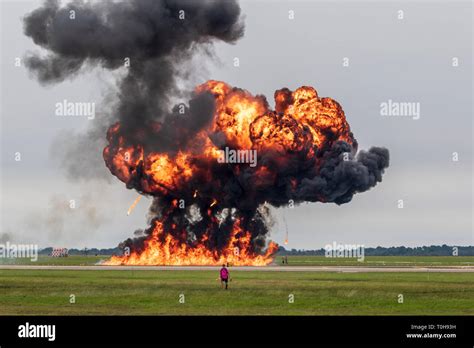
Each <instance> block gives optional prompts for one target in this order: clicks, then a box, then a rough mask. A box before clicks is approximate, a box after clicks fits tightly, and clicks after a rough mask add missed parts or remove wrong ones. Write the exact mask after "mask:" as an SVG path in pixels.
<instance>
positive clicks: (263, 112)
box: [24, 0, 389, 265]
mask: <svg viewBox="0 0 474 348" xmlns="http://www.w3.org/2000/svg"><path fill="white" fill-rule="evenodd" d="M72 13H74V18H71V14H72ZM24 32H25V35H26V36H28V37H30V38H31V39H32V40H33V42H34V43H35V44H36V45H38V46H40V47H41V48H42V51H41V52H36V53H34V52H30V53H28V54H27V56H26V57H25V58H24V62H25V66H26V67H27V68H28V70H29V71H30V72H31V73H32V74H33V75H34V76H36V77H37V79H38V80H39V81H40V82H41V83H42V84H51V83H60V82H62V81H64V80H66V79H71V78H73V77H75V76H77V75H80V74H81V73H83V72H87V71H90V70H91V68H95V67H100V68H103V69H107V70H109V71H115V70H119V71H120V74H115V75H114V77H116V82H117V84H116V86H114V87H115V89H113V92H116V93H114V96H115V97H116V98H115V100H114V101H113V103H112V104H111V105H106V106H105V107H103V108H101V110H102V111H99V113H98V114H99V115H98V117H97V119H95V120H94V122H91V126H90V128H89V129H88V131H87V132H86V133H79V134H76V135H74V136H71V135H70V134H68V136H67V137H66V139H67V141H63V142H61V143H60V146H56V148H55V150H56V151H62V150H63V153H62V159H63V163H62V164H63V167H65V168H67V169H68V173H69V175H70V177H72V178H80V179H86V180H88V179H90V178H101V179H102V178H104V176H107V177H109V176H110V175H109V173H107V172H106V170H104V166H103V162H102V161H103V160H105V164H106V166H107V167H108V169H109V170H110V172H111V173H112V174H113V175H115V176H116V177H117V178H118V179H120V180H121V181H122V182H124V183H125V185H126V187H127V188H128V189H134V190H136V191H137V192H138V193H139V194H140V195H141V196H143V195H146V196H149V197H152V198H153V203H152V205H151V207H150V212H149V219H150V227H149V228H148V229H147V230H145V231H141V230H139V231H136V233H135V234H136V236H135V238H133V239H128V240H126V241H125V242H123V243H122V244H121V246H122V247H129V248H130V251H131V253H126V254H125V255H123V256H117V257H113V258H111V259H110V260H109V261H108V264H132V265H133V264H145V265H195V264H201V265H216V264H222V263H226V262H228V263H232V264H234V265H266V264H269V263H270V262H271V261H272V254H273V253H274V252H275V251H276V250H277V245H276V244H275V243H272V242H270V243H268V244H267V241H266V238H267V234H268V231H269V229H270V227H271V219H270V216H269V206H273V207H282V206H285V205H287V204H289V203H294V204H297V203H302V202H322V203H330V202H333V203H336V204H343V203H347V202H349V201H350V200H351V199H352V197H353V195H354V194H355V193H358V192H363V191H367V190H369V189H370V188H371V187H373V186H375V185H376V184H377V183H378V182H380V181H381V180H382V174H383V172H384V169H385V168H387V167H388V163H389V154H388V151H387V150H386V149H384V148H377V147H373V148H371V149H369V150H368V151H360V152H357V142H356V140H355V138H354V136H353V135H352V133H351V131H350V127H349V124H348V123H347V121H346V118H345V115H344V111H343V110H342V108H341V106H340V105H339V104H338V103H337V102H336V101H335V100H333V99H331V98H320V97H319V96H318V93H317V92H316V90H315V89H314V88H312V87H300V88H298V89H296V90H295V91H290V90H289V89H287V88H283V89H280V90H278V91H276V92H275V96H274V97H275V105H274V110H272V109H271V107H270V105H269V104H268V103H267V100H266V98H265V97H264V96H260V95H257V96H253V95H252V94H251V93H249V92H248V91H246V90H244V89H240V88H235V87H232V86H230V85H228V84H226V83H224V82H219V81H208V82H206V83H204V84H202V85H200V86H198V87H196V88H195V90H194V92H192V93H187V94H185V93H184V91H186V90H189V89H192V88H189V87H186V86H188V85H194V82H193V81H196V80H197V77H196V76H194V75H195V72H196V69H194V66H195V64H194V63H193V60H192V59H193V57H195V56H199V57H207V58H211V57H212V54H213V43H214V42H216V41H220V42H225V43H228V44H234V43H235V42H236V41H237V40H239V39H240V38H241V37H242V36H243V35H244V23H243V18H242V16H241V9H240V7H239V4H238V2H237V1H235V0H226V1H214V0H210V1H187V0H159V1H156V0H137V1H107V2H90V1H81V0H78V1H72V2H70V3H65V2H60V1H58V0H48V1H45V2H44V4H43V5H42V6H41V7H39V8H37V9H35V10H34V11H32V12H31V13H30V14H28V15H27V16H25V18H24ZM263 49H266V48H263ZM199 78H200V77H199ZM185 87H186V88H185ZM184 95H190V99H189V102H188V103H187V104H178V105H175V106H174V107H173V108H172V107H171V106H172V101H174V100H176V99H183V96H184ZM104 110H110V112H109V111H107V112H106V111H104ZM105 133H107V137H106V139H105ZM104 147H105V148H104ZM102 149H103V151H102V156H100V152H101V150H102ZM138 201H139V198H137V199H136V200H135V201H134V202H133V204H132V206H131V207H130V209H129V211H128V214H130V213H131V211H132V210H133V209H134V207H135V206H136V205H137V204H138ZM127 250H128V249H127Z"/></svg>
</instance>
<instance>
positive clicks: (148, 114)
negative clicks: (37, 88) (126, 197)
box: [24, 0, 244, 176]
mask: <svg viewBox="0 0 474 348" xmlns="http://www.w3.org/2000/svg"><path fill="white" fill-rule="evenodd" d="M24 32H25V34H26V35H27V36H29V37H31V38H32V39H33V41H34V43H35V44H37V45H38V46H41V47H42V48H44V49H46V50H47V55H46V56H39V55H36V54H33V55H32V54H29V55H28V56H27V57H26V59H25V65H26V66H27V68H28V69H29V70H30V71H31V72H32V73H33V74H34V75H35V76H36V77H37V78H38V80H39V81H40V82H41V83H43V84H51V83H57V82H61V81H63V80H65V79H67V78H73V77H74V76H76V75H77V74H79V73H81V72H85V71H89V70H90V69H91V68H92V67H95V66H100V67H102V68H105V69H110V70H118V69H121V70H124V69H126V73H125V74H124V77H123V78H122V79H121V80H120V82H119V86H118V87H119V92H118V95H117V97H118V103H117V104H116V105H115V106H114V108H113V113H112V116H111V117H109V118H107V119H106V120H105V119H104V118H103V117H102V118H101V119H100V120H98V121H95V122H94V128H91V129H90V130H89V131H88V133H87V134H86V135H84V134H82V135H73V137H71V135H68V138H69V145H68V146H67V148H66V149H65V150H64V153H62V154H57V152H58V150H55V153H56V154H57V155H58V157H63V160H64V161H65V165H66V167H67V168H66V169H68V171H69V173H70V174H71V175H72V176H78V175H79V176H80V174H78V173H80V171H79V172H78V171H77V170H75V169H76V167H77V161H76V160H75V159H74V160H72V159H71V158H74V157H75V155H77V156H79V157H84V153H86V154H87V156H86V158H84V159H85V161H82V166H83V167H87V168H88V169H87V170H86V173H87V175H88V176H90V175H93V174H94V172H95V171H97V169H96V168H97V167H98V166H97V164H98V163H97V162H96V160H95V159H97V158H99V157H100V156H99V157H98V156H97V154H99V155H100V151H97V149H96V148H94V147H97V146H99V145H103V140H104V133H105V131H106V129H107V127H108V125H110V124H111V122H112V121H114V120H115V121H117V120H118V121H120V123H121V124H122V129H123V131H124V132H125V131H127V132H128V137H129V138H130V139H131V140H135V141H137V142H142V143H146V142H147V141H149V142H150V145H152V146H158V145H159V144H162V145H163V146H164V147H165V148H166V147H168V146H171V142H172V141H171V140H169V139H170V137H172V136H173V134H172V130H171V131H170V132H169V135H168V137H167V139H168V140H167V139H162V140H161V141H160V142H159V144H158V143H157V142H156V140H155V139H153V138H152V137H151V136H150V134H149V133H148V129H149V128H148V126H149V124H150V122H152V121H154V120H164V119H165V118H167V117H168V116H169V115H170V102H171V101H172V99H173V98H175V97H177V96H181V95H182V91H181V90H180V89H179V87H178V84H179V80H180V79H184V80H189V79H190V76H192V75H193V74H194V75H195V74H196V72H198V71H199V70H201V69H202V67H200V68H199V69H195V71H189V70H190V69H192V68H193V67H190V66H189V64H186V63H189V62H190V59H191V58H192V56H193V55H194V54H195V53H198V52H200V53H210V51H211V44H212V42H213V41H224V42H227V43H233V42H235V41H236V40H237V39H239V38H240V37H241V36H242V35H243V32H244V26H243V24H242V22H241V19H240V7H239V6H238V4H237V3H236V2H235V1H233V0H230V1H229V0H226V1H220V0H205V1H189V0H158V1H156V0H136V1H123V2H113V1H103V2H102V1H101V2H85V1H74V2H71V3H69V4H65V5H63V6H61V5H60V2H59V1H56V0H48V1H46V2H45V3H44V5H43V6H42V7H41V8H38V9H36V10H35V11H33V12H32V13H30V14H29V15H27V16H26V17H25V19H24ZM211 102H212V101H211V100H210V99H209V98H208V97H206V96H200V98H198V100H193V101H191V103H190V108H191V110H190V111H191V112H192V113H194V116H195V117H193V119H192V121H191V122H190V123H186V124H185V125H187V126H188V127H187V129H188V132H194V131H196V130H197V129H198V128H199V127H201V126H202V125H204V124H205V123H206V121H207V120H209V119H210V117H212V105H211V104H210V103H211ZM196 110H199V113H196V112H195V111H196ZM180 138H181V139H183V137H180ZM71 144H72V145H71ZM91 144H92V145H93V146H91ZM84 145H86V146H84ZM102 147H103V146H102ZM61 155H62V156H61Z"/></svg>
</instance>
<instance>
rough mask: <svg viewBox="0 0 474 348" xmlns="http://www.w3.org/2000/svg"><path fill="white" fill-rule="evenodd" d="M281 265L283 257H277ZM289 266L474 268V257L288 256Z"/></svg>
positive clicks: (277, 261) (276, 260)
mask: <svg viewBox="0 0 474 348" xmlns="http://www.w3.org/2000/svg"><path fill="white" fill-rule="evenodd" d="M275 262H276V263H280V264H281V256H280V257H276V259H275ZM288 266H377V267H378V266H397V267H404V266H407V267H409V266H424V267H425V266H427V267H437V266H443V267H444V266H474V256H366V257H365V258H364V260H363V261H357V259H349V258H328V257H324V256H288Z"/></svg>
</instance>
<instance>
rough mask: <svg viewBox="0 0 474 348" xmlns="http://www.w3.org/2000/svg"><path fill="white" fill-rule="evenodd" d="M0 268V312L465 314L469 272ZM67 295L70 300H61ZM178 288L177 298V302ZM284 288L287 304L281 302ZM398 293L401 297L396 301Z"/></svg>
mask: <svg viewBox="0 0 474 348" xmlns="http://www.w3.org/2000/svg"><path fill="white" fill-rule="evenodd" d="M231 276H232V281H231V282H230V289H229V290H227V291H225V290H222V289H221V288H220V283H219V281H218V279H217V277H218V274H217V272H211V271H137V270H130V271H111V270H110V271H109V270H106V271H62V270H0V314H1V315H17V314H20V315H22V314H24V315H55V314H58V315H80V314H84V315H94V314H103V315H397V314H407V315H416V314H418V315H472V314H474V276H473V274H472V273H470V274H469V273H320V272H265V271H254V272H238V271H232V269H231ZM72 294H73V295H75V300H76V303H74V304H71V303H70V302H69V300H70V295H72ZM180 294H184V299H185V303H180V302H179V298H180ZM290 294H292V295H294V303H289V296H290ZM399 294H402V295H403V299H404V302H403V303H398V296H399Z"/></svg>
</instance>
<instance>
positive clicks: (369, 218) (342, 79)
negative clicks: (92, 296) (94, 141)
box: [0, 0, 474, 249]
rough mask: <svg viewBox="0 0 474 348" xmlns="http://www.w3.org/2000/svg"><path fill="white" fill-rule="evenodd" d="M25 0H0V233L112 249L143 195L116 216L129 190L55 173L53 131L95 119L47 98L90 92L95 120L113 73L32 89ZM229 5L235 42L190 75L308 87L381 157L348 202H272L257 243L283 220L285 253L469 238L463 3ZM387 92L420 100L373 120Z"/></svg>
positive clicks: (139, 218)
mask: <svg viewBox="0 0 474 348" xmlns="http://www.w3.org/2000/svg"><path fill="white" fill-rule="evenodd" d="M39 4H40V3H39V2H27V1H23V2H16V1H2V3H1V5H2V6H1V9H2V13H1V35H2V38H1V60H2V65H1V84H2V85H1V112H2V115H1V124H0V126H1V156H2V158H1V190H2V192H1V221H0V228H1V230H0V242H1V241H6V240H10V241H12V242H17V243H39V244H40V246H49V245H51V246H66V247H80V248H82V247H84V246H87V247H113V246H116V245H117V244H118V243H119V242H120V241H122V240H124V239H126V238H128V237H130V236H131V235H132V233H133V231H134V230H135V229H138V228H145V227H147V219H146V213H147V209H148V205H149V202H150V201H149V200H147V199H143V200H142V201H141V202H140V203H139V204H138V206H137V208H136V210H135V211H134V212H133V214H132V215H131V216H127V215H126V211H127V209H128V207H129V206H130V204H131V203H132V202H133V200H134V199H135V198H136V196H137V195H136V193H135V192H133V191H130V190H127V189H126V188H125V186H124V185H123V183H122V182H120V181H119V180H118V179H116V178H115V177H112V176H111V175H110V180H108V181H104V180H89V181H71V180H69V179H68V178H67V177H66V176H65V174H64V171H63V170H62V169H61V166H60V164H59V161H58V159H57V158H56V157H55V156H54V155H53V154H54V151H53V149H52V148H53V145H52V144H53V143H55V144H56V146H58V145H57V144H58V141H57V139H58V137H59V138H60V139H62V141H64V142H67V135H68V134H69V133H68V132H83V131H84V130H86V129H87V128H88V126H89V125H90V123H91V122H96V121H97V120H87V118H84V117H82V118H81V117H77V118H73V117H64V118H61V117H57V116H55V114H54V112H55V104H56V103H57V102H61V101H62V100H64V99H67V100H69V101H94V102H96V104H97V105H98V106H97V108H98V109H99V110H98V111H97V116H96V118H100V117H101V108H102V109H104V108H105V107H104V106H102V107H101V105H105V102H104V98H106V97H108V96H109V95H110V90H111V88H112V87H113V81H114V79H113V74H112V73H111V72H110V71H106V70H101V69H95V70H93V71H92V72H91V73H88V74H85V75H82V76H79V77H78V78H76V79H74V80H70V81H66V82H63V83H61V84H58V85H54V86H51V87H44V86H41V85H40V84H39V83H38V82H37V81H36V80H35V79H33V78H32V77H31V76H29V74H28V72H27V71H26V69H25V68H24V67H15V65H14V63H15V58H16V57H22V56H24V54H25V53H26V52H27V51H31V50H37V49H38V48H37V47H35V45H34V44H33V42H32V41H31V40H30V39H29V38H27V37H26V36H24V34H23V29H22V21H21V18H22V17H23V16H24V15H25V14H27V13H28V12H30V11H32V10H33V9H35V8H37V7H38V6H39ZM241 7H242V12H243V14H244V16H245V25H246V29H245V36H244V37H243V38H242V39H241V40H239V41H238V42H237V43H236V44H235V45H227V44H223V43H222V44H221V43H219V44H217V45H216V46H215V55H216V59H215V60H210V59H209V58H202V59H197V60H196V61H197V63H198V65H199V64H203V65H205V66H206V67H207V72H206V73H203V72H202V71H205V70H201V69H199V74H197V75H196V76H195V79H196V82H197V83H202V82H204V81H205V79H217V80H224V81H226V82H228V83H229V84H231V85H234V86H238V87H241V88H244V89H247V90H249V91H250V92H252V93H254V94H264V95H266V96H267V97H268V99H269V101H270V103H271V104H273V103H272V102H273V101H272V96H273V93H274V91H275V90H276V89H280V88H282V87H288V88H290V89H295V88H297V87H299V86H302V85H310V86H314V87H315V88H316V89H317V90H318V93H319V95H320V96H327V97H331V98H333V99H335V100H337V101H338V102H339V103H340V104H341V105H342V107H343V109H344V111H345V113H346V117H347V120H348V122H349V124H350V125H351V129H352V131H353V133H354V135H355V137H356V139H357V140H358V142H359V149H368V148H369V147H370V146H383V147H386V148H388V149H389V150H390V157H391V158H390V161H391V163H390V167H389V168H388V170H387V171H386V173H385V176H384V178H383V182H382V183H380V184H379V185H377V186H376V187H375V188H373V189H372V190H370V191H367V192H365V193H361V194H357V195H355V196H354V198H353V200H352V202H350V203H348V204H345V205H342V206H336V205H334V204H322V203H312V204H303V205H301V206H297V207H295V208H294V209H285V210H283V209H278V210H277V209H274V216H275V219H276V224H275V226H274V227H273V229H272V233H271V235H270V239H272V240H275V241H276V242H279V243H282V242H283V240H284V239H285V223H284V220H286V222H287V225H288V230H289V244H288V246H287V247H289V248H297V249H299V248H307V249H309V248H321V247H324V245H326V244H328V243H332V242H333V241H336V242H338V243H356V244H364V245H366V246H378V245H382V246H392V245H406V246H420V245H431V244H449V245H473V244H474V234H473V225H472V212H473V204H472V195H473V191H472V188H473V176H472V161H473V147H472V145H473V143H472V135H473V124H472V123H473V122H472V115H473V113H472V58H473V57H472V4H471V2H470V1H463V2H455V1H445V2H440V3H435V4H430V3H428V2H398V3H396V2H384V3H383V4H379V3H378V2H375V1H373V2H358V1H349V2H342V1H337V2H332V1H331V2H329V1H328V2H319V1H291V2H290V1H278V2H274V1H272V2H270V1H250V0H247V1H241ZM290 10H292V11H294V19H289V11H290ZM399 10H402V11H403V15H404V18H403V19H398V16H399V14H400V13H399V12H398V11H399ZM235 57H238V58H239V61H240V66H239V67H234V66H233V59H234V58H235ZM344 57H347V58H349V66H348V67H344V66H343V59H344ZM454 57H457V58H458V61H459V66H457V67H453V65H452V63H453V58H454ZM388 100H392V101H399V102H416V103H420V106H421V116H420V119H418V120H414V119H412V118H407V117H405V118H402V117H384V116H381V114H380V104H381V103H383V102H387V101H388ZM63 144H64V146H67V144H66V143H63ZM59 146H61V145H59ZM16 152H20V153H21V161H15V153H16ZM453 152H457V153H458V156H459V160H458V161H457V162H456V161H453V160H452V157H453ZM97 153H98V154H99V156H100V154H101V153H102V148H97ZM103 170H104V173H108V171H107V169H106V167H105V165H104V167H103ZM71 199H73V200H75V201H76V209H74V210H71V209H69V207H68V204H69V200H71ZM400 199H402V200H403V202H404V208H403V209H400V208H398V203H399V202H398V201H399V200H400Z"/></svg>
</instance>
